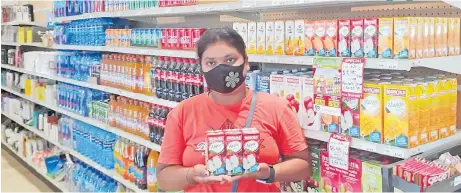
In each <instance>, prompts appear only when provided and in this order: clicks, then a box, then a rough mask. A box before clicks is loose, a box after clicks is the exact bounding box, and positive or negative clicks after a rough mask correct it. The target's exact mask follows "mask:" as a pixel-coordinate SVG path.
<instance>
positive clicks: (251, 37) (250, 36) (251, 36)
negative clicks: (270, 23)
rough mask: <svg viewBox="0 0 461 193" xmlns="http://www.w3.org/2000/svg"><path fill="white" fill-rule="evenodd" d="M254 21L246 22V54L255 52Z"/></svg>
mask: <svg viewBox="0 0 461 193" xmlns="http://www.w3.org/2000/svg"><path fill="white" fill-rule="evenodd" d="M256 31H257V30H256V22H249V23H248V46H247V53H248V54H256V33H257V32H256Z"/></svg>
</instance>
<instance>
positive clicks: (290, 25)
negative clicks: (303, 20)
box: [285, 21, 295, 56]
mask: <svg viewBox="0 0 461 193" xmlns="http://www.w3.org/2000/svg"><path fill="white" fill-rule="evenodd" d="M294 49H295V22H294V21H285V55H289V56H292V55H294Z"/></svg>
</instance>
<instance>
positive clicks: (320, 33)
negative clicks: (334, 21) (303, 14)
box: [312, 21, 326, 56]
mask: <svg viewBox="0 0 461 193" xmlns="http://www.w3.org/2000/svg"><path fill="white" fill-rule="evenodd" d="M314 30H315V33H314V39H313V41H312V43H313V44H314V51H315V55H316V56H325V45H323V41H322V40H323V39H324V38H325V34H326V24H325V21H314Z"/></svg>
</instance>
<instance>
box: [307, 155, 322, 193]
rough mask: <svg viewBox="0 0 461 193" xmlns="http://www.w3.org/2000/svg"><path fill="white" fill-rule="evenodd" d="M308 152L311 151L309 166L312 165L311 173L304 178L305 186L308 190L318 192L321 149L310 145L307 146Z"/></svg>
mask: <svg viewBox="0 0 461 193" xmlns="http://www.w3.org/2000/svg"><path fill="white" fill-rule="evenodd" d="M309 149H310V153H311V162H312V164H311V167H312V175H311V176H310V177H309V178H308V179H307V180H306V187H307V190H308V192H320V187H319V183H320V179H321V178H320V166H321V162H320V153H321V150H320V148H319V147H312V146H309Z"/></svg>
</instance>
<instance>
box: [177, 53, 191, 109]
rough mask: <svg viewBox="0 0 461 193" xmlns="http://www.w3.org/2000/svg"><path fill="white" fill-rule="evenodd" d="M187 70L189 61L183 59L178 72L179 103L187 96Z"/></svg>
mask: <svg viewBox="0 0 461 193" xmlns="http://www.w3.org/2000/svg"><path fill="white" fill-rule="evenodd" d="M188 68H189V59H187V58H184V59H183V64H182V66H181V69H180V70H179V71H180V72H179V73H180V74H179V91H178V92H179V93H180V96H181V97H180V101H183V100H185V99H187V98H188V97H189V96H188V95H187V89H186V88H187V81H188V79H189V76H188V74H187V69H188Z"/></svg>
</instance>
